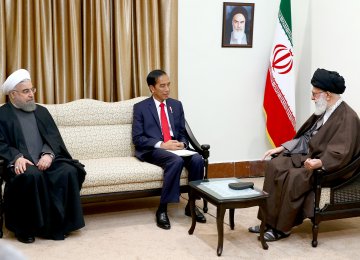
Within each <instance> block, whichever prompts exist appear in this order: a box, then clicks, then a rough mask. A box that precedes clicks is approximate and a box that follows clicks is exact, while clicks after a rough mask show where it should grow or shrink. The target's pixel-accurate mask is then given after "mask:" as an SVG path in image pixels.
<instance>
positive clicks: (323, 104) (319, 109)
mask: <svg viewBox="0 0 360 260" xmlns="http://www.w3.org/2000/svg"><path fill="white" fill-rule="evenodd" d="M327 105H328V104H327V101H326V99H325V97H323V96H320V97H319V99H318V101H317V102H316V103H315V112H314V114H315V115H317V116H318V115H321V114H323V113H324V112H325V111H326V108H327Z"/></svg>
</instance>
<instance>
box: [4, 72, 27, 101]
mask: <svg viewBox="0 0 360 260" xmlns="http://www.w3.org/2000/svg"><path fill="white" fill-rule="evenodd" d="M26 79H29V80H31V78H30V73H29V72H28V71H27V70H24V69H19V70H17V71H14V72H13V73H12V74H11V75H10V76H9V77H8V78H7V79H6V80H5V82H4V83H3V84H2V87H1V88H2V92H3V94H4V95H8V94H9V93H10V91H12V90H13V89H14V88H15V87H16V85H17V84H19V83H20V82H21V81H23V80H26Z"/></svg>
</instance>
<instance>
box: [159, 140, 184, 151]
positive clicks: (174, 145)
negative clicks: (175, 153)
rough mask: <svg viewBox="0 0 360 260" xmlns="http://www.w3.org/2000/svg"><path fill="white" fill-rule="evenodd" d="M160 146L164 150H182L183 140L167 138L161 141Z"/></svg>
mask: <svg viewBox="0 0 360 260" xmlns="http://www.w3.org/2000/svg"><path fill="white" fill-rule="evenodd" d="M160 147H161V148H162V149H165V150H182V149H184V147H185V146H184V143H183V142H179V141H177V140H169V141H167V142H166V143H161V145H160Z"/></svg>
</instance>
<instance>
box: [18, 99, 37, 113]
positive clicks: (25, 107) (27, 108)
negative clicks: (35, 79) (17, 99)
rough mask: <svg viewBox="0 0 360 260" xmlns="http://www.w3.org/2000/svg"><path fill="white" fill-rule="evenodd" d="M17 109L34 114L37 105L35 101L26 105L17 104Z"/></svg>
mask: <svg viewBox="0 0 360 260" xmlns="http://www.w3.org/2000/svg"><path fill="white" fill-rule="evenodd" d="M15 105H16V107H17V108H19V109H21V110H23V111H25V112H33V111H34V110H35V109H36V103H35V101H34V100H32V101H29V102H26V103H21V104H16V103H15Z"/></svg>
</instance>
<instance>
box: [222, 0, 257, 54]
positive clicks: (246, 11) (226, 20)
mask: <svg viewBox="0 0 360 260" xmlns="http://www.w3.org/2000/svg"><path fill="white" fill-rule="evenodd" d="M254 10H255V4H254V3H234V2H224V5H223V26H222V47H232V48H234V47H235V48H252V46H253V32H254ZM235 27H236V29H234V28H235ZM235 30H236V31H235Z"/></svg>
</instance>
